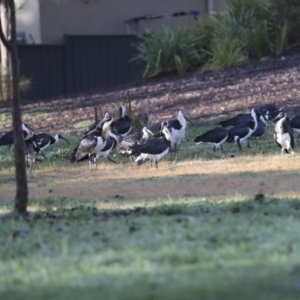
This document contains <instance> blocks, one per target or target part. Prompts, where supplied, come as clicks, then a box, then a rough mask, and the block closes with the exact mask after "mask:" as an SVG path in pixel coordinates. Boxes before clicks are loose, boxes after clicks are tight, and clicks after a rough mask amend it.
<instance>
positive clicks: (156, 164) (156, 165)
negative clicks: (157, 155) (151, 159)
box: [155, 159, 158, 169]
mask: <svg viewBox="0 0 300 300" xmlns="http://www.w3.org/2000/svg"><path fill="white" fill-rule="evenodd" d="M155 167H156V169H158V161H157V159H155Z"/></svg>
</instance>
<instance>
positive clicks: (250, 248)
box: [0, 198, 300, 299]
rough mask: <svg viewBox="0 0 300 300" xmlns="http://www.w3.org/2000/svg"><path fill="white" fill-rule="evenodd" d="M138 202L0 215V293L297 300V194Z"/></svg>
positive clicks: (49, 203) (37, 207)
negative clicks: (276, 197)
mask: <svg viewBox="0 0 300 300" xmlns="http://www.w3.org/2000/svg"><path fill="white" fill-rule="evenodd" d="M147 202H148V201H143V200H141V201H140V203H138V204H136V205H132V206H131V207H129V208H128V204H126V203H123V205H118V208H117V209H116V208H115V204H114V203H112V204H111V208H110V209H108V208H107V205H106V208H105V209H104V210H103V209H102V208H101V207H102V204H101V201H92V200H91V201H84V202H79V201H77V200H76V199H52V198H48V199H44V200H43V201H37V202H35V203H31V204H30V210H32V211H33V212H31V213H30V214H29V216H28V218H26V219H21V218H18V217H16V216H14V215H11V214H2V217H1V219H0V222H1V229H0V243H1V245H2V246H1V248H0V256H1V263H0V272H1V277H0V295H1V299H24V298H25V299H54V298H55V299H299V294H300V259H299V257H300V240H299V231H300V210H299V208H300V202H299V199H262V200H261V201H260V200H259V201H258V200H253V199H223V200H222V201H211V200H209V199H205V198H203V199H201V198H188V199H177V200H168V199H158V200H152V201H150V203H151V205H149V206H148V205H147ZM3 206H8V207H10V206H11V203H2V207H3ZM122 206H124V207H125V206H126V208H122Z"/></svg>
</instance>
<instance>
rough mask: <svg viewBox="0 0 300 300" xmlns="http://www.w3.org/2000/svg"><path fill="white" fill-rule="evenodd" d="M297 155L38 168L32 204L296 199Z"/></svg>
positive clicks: (9, 190) (299, 190)
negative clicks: (53, 199)
mask: <svg viewBox="0 0 300 300" xmlns="http://www.w3.org/2000/svg"><path fill="white" fill-rule="evenodd" d="M299 169H300V160H299V157H298V156H294V157H290V156H285V157H282V156H281V155H275V156H267V157H266V156H257V157H253V156H243V157H236V158H231V159H223V160H220V161H218V160H210V161H202V160H194V161H185V162H178V163H176V164H174V163H172V162H167V161H165V162H161V164H160V167H159V169H158V170H156V169H155V168H151V167H150V166H149V165H148V164H145V165H142V166H140V167H137V166H131V165H130V164H125V165H113V164H108V163H106V162H105V163H102V164H100V165H99V168H98V170H92V171H91V170H89V169H88V165H87V164H85V163H81V164H80V165H75V166H74V165H69V164H65V165H60V166H56V167H55V168H53V167H49V166H48V167H46V166H45V167H41V168H40V169H35V170H34V172H33V173H32V174H31V175H29V177H28V184H29V191H30V192H29V194H30V199H43V198H48V197H60V198H61V197H66V198H72V199H82V200H85V199H95V200H96V201H98V200H99V201H107V202H111V201H114V202H116V203H122V202H123V201H124V200H126V201H128V200H130V201H133V202H135V201H137V202H138V201H141V200H145V201H147V200H150V199H157V198H162V199H167V198H182V197H187V198H189V197H204V198H206V197H209V198H213V199H214V198H215V199H222V198H223V199H224V198H228V197H229V198H240V197H250V198H253V199H254V198H255V195H257V194H259V193H262V194H264V195H266V196H269V197H296V196H299V194H300V186H299V179H300V178H299ZM10 176H11V174H6V176H5V178H6V179H7V180H6V183H5V184H2V187H1V195H0V199H2V200H4V199H13V196H14V189H15V184H14V182H13V181H10V180H9V178H10Z"/></svg>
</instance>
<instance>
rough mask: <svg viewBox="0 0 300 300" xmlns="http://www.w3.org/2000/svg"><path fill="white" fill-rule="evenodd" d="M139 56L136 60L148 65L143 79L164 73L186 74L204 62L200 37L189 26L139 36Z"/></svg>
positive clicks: (166, 28) (167, 28)
mask: <svg viewBox="0 0 300 300" xmlns="http://www.w3.org/2000/svg"><path fill="white" fill-rule="evenodd" d="M139 38H140V40H141V43H140V44H139V45H138V46H137V48H138V50H139V54H138V55H137V57H136V58H135V59H136V60H141V61H144V62H145V63H146V69H145V71H144V74H143V77H153V76H156V75H158V74H163V73H173V72H177V73H179V74H182V73H184V72H185V71H186V70H187V69H188V68H190V67H192V66H195V65H198V64H200V63H201V61H202V60H203V59H202V57H201V54H200V51H199V43H200V39H201V37H200V36H195V35H194V34H193V30H190V27H189V26H183V27H178V28H176V29H172V28H170V27H165V28H164V31H163V32H161V33H159V32H154V31H147V32H146V34H144V35H140V36H139Z"/></svg>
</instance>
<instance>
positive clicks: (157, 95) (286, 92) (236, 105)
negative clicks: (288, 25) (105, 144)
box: [0, 47, 300, 135]
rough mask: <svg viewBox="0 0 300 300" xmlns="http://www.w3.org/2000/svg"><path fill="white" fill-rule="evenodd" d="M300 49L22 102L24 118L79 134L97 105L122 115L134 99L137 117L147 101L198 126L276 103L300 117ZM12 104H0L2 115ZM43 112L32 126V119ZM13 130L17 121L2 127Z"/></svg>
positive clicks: (162, 113)
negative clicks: (215, 68) (263, 58)
mask: <svg viewBox="0 0 300 300" xmlns="http://www.w3.org/2000/svg"><path fill="white" fill-rule="evenodd" d="M299 82H300V47H294V48H293V49H292V50H290V51H287V52H286V53H285V55H284V56H281V57H280V58H272V59H269V60H267V61H264V62H258V61H257V62H251V63H248V64H246V65H244V66H240V67H236V68H231V69H228V70H225V71H220V72H205V73H200V72H199V73H193V74H186V75H183V76H168V77H164V78H156V79H151V80H145V81H140V82H136V83H132V84H128V85H123V86H120V87H117V88H114V89H99V90H93V91H88V92H86V93H83V94H80V95H74V96H70V97H65V98H60V99H48V100H45V99H41V100H40V101H36V102H27V103H23V104H22V110H23V112H24V113H26V112H31V115H29V116H28V114H27V116H28V117H26V115H25V117H24V118H23V121H24V122H27V123H29V124H30V125H31V126H32V127H34V128H35V130H36V131H37V132H39V131H40V132H41V131H43V132H49V133H53V134H54V133H57V132H59V133H64V132H67V133H69V134H79V132H80V131H81V130H80V129H76V128H75V127H74V126H75V125H76V124H77V123H78V122H81V121H86V120H90V121H91V122H92V121H93V118H94V107H95V106H97V107H98V108H99V107H100V106H101V109H102V111H109V112H110V113H111V114H112V115H113V116H115V117H117V115H118V111H117V107H118V106H119V105H120V103H125V104H126V103H127V97H128V96H129V98H130V100H131V105H132V110H133V112H134V113H141V112H145V111H146V108H147V101H146V99H147V97H149V99H150V103H151V106H152V108H153V110H154V112H155V115H156V119H155V120H156V121H157V122H160V121H162V120H164V119H168V118H173V117H175V116H176V115H177V112H178V110H179V109H182V110H183V112H184V114H185V115H186V116H187V117H188V118H190V119H192V120H193V121H194V122H195V123H196V124H202V123H204V122H205V120H207V118H215V117H218V116H222V117H224V118H225V117H228V116H229V115H230V114H234V113H236V112H248V111H249V109H250V108H252V107H258V106H260V105H262V104H265V103H274V104H276V105H278V106H279V107H284V108H286V110H287V112H288V113H289V114H290V115H297V114H300V87H299ZM9 111H10V106H8V105H7V104H5V103H2V104H0V114H1V113H7V112H9ZM41 113H43V114H44V115H45V117H44V118H36V119H35V120H34V124H32V123H31V120H30V116H33V117H34V115H35V114H37V115H39V114H41ZM9 128H11V123H9V124H6V125H5V127H4V128H1V129H0V135H1V133H3V132H5V131H7V130H8V129H9Z"/></svg>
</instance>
